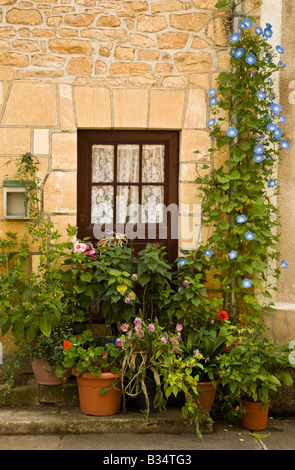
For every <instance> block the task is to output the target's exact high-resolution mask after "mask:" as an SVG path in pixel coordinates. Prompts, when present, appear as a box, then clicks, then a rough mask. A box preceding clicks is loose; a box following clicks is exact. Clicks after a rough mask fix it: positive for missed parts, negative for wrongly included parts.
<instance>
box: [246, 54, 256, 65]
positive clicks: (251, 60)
mask: <svg viewBox="0 0 295 470" xmlns="http://www.w3.org/2000/svg"><path fill="white" fill-rule="evenodd" d="M245 61H246V62H247V64H249V65H253V64H255V62H256V57H255V55H254V54H247V56H246V59H245Z"/></svg>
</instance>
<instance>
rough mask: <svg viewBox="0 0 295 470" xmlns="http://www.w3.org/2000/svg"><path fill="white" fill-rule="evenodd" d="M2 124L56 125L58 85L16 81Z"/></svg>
mask: <svg viewBox="0 0 295 470" xmlns="http://www.w3.org/2000/svg"><path fill="white" fill-rule="evenodd" d="M1 124H4V125H6V124H7V125H21V126H56V124H57V110H56V86H55V85H54V84H51V83H30V82H29V81H24V82H14V83H13V85H12V88H11V91H10V94H9V98H8V102H7V105H6V109H5V112H4V116H3V119H2V122H1Z"/></svg>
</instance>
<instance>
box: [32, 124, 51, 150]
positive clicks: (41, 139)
mask: <svg viewBox="0 0 295 470" xmlns="http://www.w3.org/2000/svg"><path fill="white" fill-rule="evenodd" d="M34 154H35V155H49V129H34Z"/></svg>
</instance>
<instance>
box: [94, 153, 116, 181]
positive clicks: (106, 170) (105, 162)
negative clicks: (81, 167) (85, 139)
mask: <svg viewBox="0 0 295 470" xmlns="http://www.w3.org/2000/svg"><path fill="white" fill-rule="evenodd" d="M113 179H114V145H92V182H93V183H99V182H101V183H111V182H112V181H113Z"/></svg>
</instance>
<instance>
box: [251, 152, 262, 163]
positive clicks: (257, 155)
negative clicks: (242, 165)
mask: <svg viewBox="0 0 295 470" xmlns="http://www.w3.org/2000/svg"><path fill="white" fill-rule="evenodd" d="M253 160H254V162H256V163H259V162H262V160H264V156H263V154H262V153H255V155H254V157H253Z"/></svg>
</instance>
